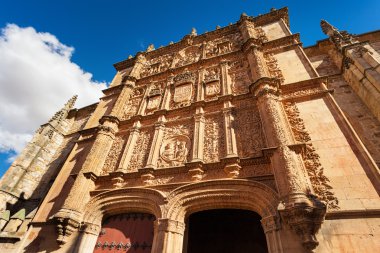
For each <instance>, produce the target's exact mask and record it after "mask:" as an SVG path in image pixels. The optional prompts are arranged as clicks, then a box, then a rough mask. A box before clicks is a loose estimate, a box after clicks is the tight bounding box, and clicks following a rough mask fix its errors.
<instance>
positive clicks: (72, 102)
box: [65, 95, 78, 111]
mask: <svg viewBox="0 0 380 253" xmlns="http://www.w3.org/2000/svg"><path fill="white" fill-rule="evenodd" d="M77 99H78V95H74V96H72V97H71V98H70V99H69V101H67V103H66V104H65V109H66V110H67V111H70V110H71V109H73V107H74V105H75V102H76V101H77Z"/></svg>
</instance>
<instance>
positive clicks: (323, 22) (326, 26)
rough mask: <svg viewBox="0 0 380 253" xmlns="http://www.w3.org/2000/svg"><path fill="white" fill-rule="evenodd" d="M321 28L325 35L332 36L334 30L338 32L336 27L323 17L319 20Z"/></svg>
mask: <svg viewBox="0 0 380 253" xmlns="http://www.w3.org/2000/svg"><path fill="white" fill-rule="evenodd" d="M321 28H322V31H323V33H324V34H326V35H327V36H333V35H334V33H335V32H339V31H338V29H336V28H335V27H334V26H332V25H331V24H330V23H329V22H327V21H326V20H323V19H322V20H321Z"/></svg>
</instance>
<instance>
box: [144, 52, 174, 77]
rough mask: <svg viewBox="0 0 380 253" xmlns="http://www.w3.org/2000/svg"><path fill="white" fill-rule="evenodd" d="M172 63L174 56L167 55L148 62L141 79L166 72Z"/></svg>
mask: <svg viewBox="0 0 380 253" xmlns="http://www.w3.org/2000/svg"><path fill="white" fill-rule="evenodd" d="M172 62H173V54H165V55H161V56H158V57H155V58H153V59H151V60H148V61H147V63H146V64H145V66H144V68H143V70H142V71H141V77H146V76H150V75H154V74H157V73H160V72H164V71H166V70H168V69H169V68H170V66H171V65H172Z"/></svg>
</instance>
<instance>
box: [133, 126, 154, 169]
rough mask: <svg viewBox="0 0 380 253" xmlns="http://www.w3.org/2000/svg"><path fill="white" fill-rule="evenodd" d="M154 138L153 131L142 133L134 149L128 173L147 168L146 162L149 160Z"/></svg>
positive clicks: (142, 131) (145, 130) (146, 130)
mask: <svg viewBox="0 0 380 253" xmlns="http://www.w3.org/2000/svg"><path fill="white" fill-rule="evenodd" d="M152 136H153V133H152V131H149V130H148V129H144V130H141V131H140V133H139V137H138V139H137V141H136V144H135V146H134V147H133V152H132V156H131V160H130V162H129V165H128V169H127V170H128V172H133V171H137V170H138V169H140V168H143V167H144V166H145V164H146V160H147V159H148V153H149V147H150V143H151V142H152Z"/></svg>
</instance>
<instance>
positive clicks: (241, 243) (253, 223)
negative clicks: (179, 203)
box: [184, 209, 268, 253]
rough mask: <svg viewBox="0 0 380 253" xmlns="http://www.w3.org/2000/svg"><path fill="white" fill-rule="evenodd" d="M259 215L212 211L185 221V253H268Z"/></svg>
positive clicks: (245, 211) (244, 211) (246, 211)
mask: <svg viewBox="0 0 380 253" xmlns="http://www.w3.org/2000/svg"><path fill="white" fill-rule="evenodd" d="M260 219H261V217H260V215H258V214H257V213H255V212H252V211H248V210H239V209H214V210H207V211H200V212H196V213H193V214H191V215H190V216H189V218H188V219H187V222H186V223H187V224H186V227H187V231H186V234H185V245H184V252H185V253H267V252H268V249H267V244H266V238H265V234H264V231H263V228H262V226H261V222H260Z"/></svg>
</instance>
